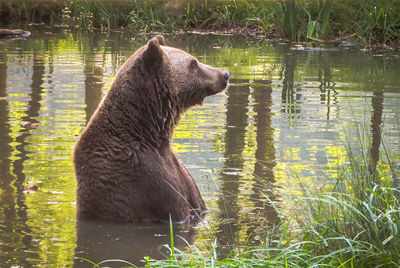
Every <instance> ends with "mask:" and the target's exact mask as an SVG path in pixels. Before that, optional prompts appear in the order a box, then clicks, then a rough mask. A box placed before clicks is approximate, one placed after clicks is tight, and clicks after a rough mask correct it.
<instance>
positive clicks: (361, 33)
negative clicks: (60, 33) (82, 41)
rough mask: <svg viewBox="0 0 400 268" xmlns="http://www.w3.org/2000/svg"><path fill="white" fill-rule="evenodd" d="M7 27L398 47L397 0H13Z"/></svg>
mask: <svg viewBox="0 0 400 268" xmlns="http://www.w3.org/2000/svg"><path fill="white" fill-rule="evenodd" d="M0 22H1V23H3V24H8V23H17V24H21V23H22V22H36V23H41V22H44V23H48V24H63V25H66V26H79V27H82V28H89V29H91V28H98V29H102V30H110V29H126V30H131V31H136V32H150V31H173V30H191V29H204V30H224V29H230V30H232V29H233V30H235V31H233V32H236V31H238V30H240V31H242V32H243V31H244V32H254V31H255V30H256V31H258V32H259V33H264V34H265V35H266V36H267V37H275V38H276V37H278V38H281V39H286V40H289V41H317V42H321V41H333V40H336V39H340V38H343V37H347V36H356V37H358V38H359V39H360V40H361V41H362V42H363V43H365V44H388V45H393V46H395V45H398V43H399V35H400V1H397V0H355V1H346V0H335V1H333V0H314V1H306V0H297V1H296V0H281V1H273V0H269V1H265V0H216V1H210V0H199V1H193V0H181V1H176V2H175V1H174V2H169V1H167V0H152V1H138V0H136V1H127V0H112V1H104V0H75V1H64V0H60V1H51V0H41V1H38V0H14V1H11V2H8V1H2V2H0Z"/></svg>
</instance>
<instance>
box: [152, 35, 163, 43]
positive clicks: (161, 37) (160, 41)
mask: <svg viewBox="0 0 400 268" xmlns="http://www.w3.org/2000/svg"><path fill="white" fill-rule="evenodd" d="M153 38H157V39H158V42H159V43H160V45H162V46H165V39H164V36H162V35H159V34H158V35H156V36H154V37H153Z"/></svg>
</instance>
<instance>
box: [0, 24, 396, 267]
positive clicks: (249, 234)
mask: <svg viewBox="0 0 400 268" xmlns="http://www.w3.org/2000/svg"><path fill="white" fill-rule="evenodd" d="M31 30H32V36H31V37H30V38H28V39H26V40H14V41H10V42H7V43H4V42H2V43H0V263H2V266H4V267H11V266H13V265H14V266H24V267H31V266H33V265H36V266H39V267H62V266H67V267H68V266H73V265H75V266H77V267H85V264H84V263H83V262H81V261H80V260H79V259H76V258H88V259H90V260H92V261H94V262H99V261H101V260H105V259H124V260H127V261H130V262H133V263H135V264H140V260H142V259H143V257H144V256H146V255H150V256H152V257H156V258H160V257H162V256H163V254H168V251H167V250H166V249H165V248H163V247H162V245H163V244H167V243H168V242H169V236H168V234H169V228H168V226H160V225H139V226H135V225H130V224H112V223H104V222H90V221H77V219H76V215H75V213H76V210H75V191H76V181H75V177H74V170H73V165H72V148H73V145H74V143H75V141H76V140H77V138H78V136H79V134H80V133H81V132H82V130H83V128H84V127H85V124H86V123H87V121H88V120H89V118H90V116H91V115H92V113H93V112H94V110H95V109H96V107H97V105H98V103H99V102H100V100H101V98H102V96H103V95H104V93H105V92H106V91H107V90H108V89H109V88H110V85H111V82H112V81H113V77H114V74H115V73H116V71H117V70H118V68H119V67H120V66H121V65H122V64H123V62H124V61H125V60H126V59H127V58H128V57H129V56H130V55H131V54H132V53H133V52H134V51H135V50H136V49H137V48H139V47H140V46H142V45H143V44H145V43H146V41H147V40H148V39H149V38H150V37H151V35H147V36H146V35H135V34H122V33H118V32H113V33H108V34H107V33H85V32H75V31H70V30H63V29H55V28H44V27H42V28H39V29H31ZM165 38H166V40H167V44H168V45H170V46H174V47H178V48H181V49H184V50H185V51H187V52H189V53H191V54H193V55H194V56H196V57H197V58H198V59H199V60H200V61H202V62H203V63H206V64H209V65H213V66H216V67H220V68H223V69H225V70H228V71H229V72H230V73H231V84H230V86H229V88H228V89H227V90H226V91H225V92H223V93H221V94H218V95H216V96H212V97H209V98H207V99H206V101H205V102H204V105H203V106H199V107H195V108H193V109H191V110H190V111H188V112H187V113H186V114H185V115H184V116H183V117H182V120H181V121H180V124H179V126H178V127H177V129H176V131H175V135H174V140H173V147H174V149H175V151H176V152H177V153H178V155H179V156H180V157H181V159H182V161H183V162H184V163H185V164H186V166H187V167H188V168H189V170H190V172H191V173H192V175H193V177H194V178H195V180H196V182H197V184H198V185H199V188H200V190H201V192H202V193H203V196H204V198H205V199H206V201H207V204H208V207H209V208H210V210H211V213H209V214H208V215H207V216H206V218H205V219H204V220H203V221H202V222H200V223H199V224H198V225H194V226H193V225H192V226H190V225H189V226H176V227H175V230H174V232H175V234H176V235H179V236H181V237H183V238H184V239H185V240H186V241H184V240H182V239H180V238H178V237H176V238H175V244H176V245H177V246H178V247H180V248H182V249H184V248H185V245H186V243H190V244H194V245H196V246H198V247H200V248H202V249H205V248H207V247H209V245H211V244H212V242H213V241H216V245H217V253H218V254H224V253H226V252H227V251H229V245H231V244H234V243H238V242H244V241H246V240H247V239H248V238H249V243H252V244H257V243H261V242H262V240H263V235H264V234H265V233H266V232H267V231H268V229H269V228H270V226H271V225H272V224H274V223H277V222H279V217H278V212H277V210H276V209H275V208H274V207H276V206H277V207H279V206H281V204H285V203H287V202H290V200H291V199H292V198H293V197H294V196H298V195H301V192H302V191H301V187H307V188H308V187H309V188H311V189H314V188H315V189H316V190H319V191H324V190H326V191H328V190H329V180H328V179H327V177H329V176H335V174H336V173H335V172H336V171H337V164H341V163H343V162H344V161H345V157H344V156H345V154H346V152H345V149H344V146H343V144H344V142H346V141H347V140H348V141H350V143H352V144H353V143H354V144H356V143H357V139H358V137H359V135H355V134H354V133H355V131H354V129H356V127H357V126H361V127H362V128H363V129H364V130H365V135H366V136H367V137H369V145H368V146H369V148H370V149H369V150H370V152H371V153H372V154H373V159H374V161H376V162H378V161H379V160H380V159H383V153H384V150H383V148H382V147H379V144H380V141H381V140H382V139H383V140H384V141H385V144H386V145H387V147H388V148H390V149H389V151H390V153H391V154H392V156H393V157H394V159H399V155H400V144H399V137H400V124H399V123H400V122H399V118H400V117H399V113H400V58H399V57H398V56H392V55H388V54H378V53H373V52H368V51H360V50H356V49H348V48H347V49H345V48H343V49H342V48H341V49H339V50H328V51H316V50H314V49H313V50H299V49H296V50H293V48H292V49H291V46H290V45H287V44H278V43H271V42H268V41H258V40H252V39H245V38H244V37H232V36H216V35H196V34H185V35H174V36H173V35H165ZM382 164H383V165H384V164H385V162H384V161H383V162H382ZM33 185H36V186H37V190H36V189H33V190H32V189H30V188H32V186H33ZM27 187H28V188H29V189H28V190H27ZM86 266H90V265H87V264H86Z"/></svg>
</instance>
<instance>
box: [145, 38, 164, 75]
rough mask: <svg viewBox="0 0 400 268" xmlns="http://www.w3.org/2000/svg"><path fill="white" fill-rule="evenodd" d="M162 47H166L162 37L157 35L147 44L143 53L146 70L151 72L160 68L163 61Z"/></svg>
mask: <svg viewBox="0 0 400 268" xmlns="http://www.w3.org/2000/svg"><path fill="white" fill-rule="evenodd" d="M160 45H165V39H164V37H163V36H162V35H156V36H155V37H153V38H152V39H150V40H149V42H147V47H146V48H145V50H144V52H143V60H144V64H145V66H146V69H148V70H150V69H153V68H154V67H156V68H157V67H159V66H160V65H161V63H162V61H163V50H162V48H161V47H160Z"/></svg>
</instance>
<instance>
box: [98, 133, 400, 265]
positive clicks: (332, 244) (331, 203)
mask: <svg viewBox="0 0 400 268" xmlns="http://www.w3.org/2000/svg"><path fill="white" fill-rule="evenodd" d="M360 133H361V132H360ZM359 137H360V138H359V146H354V144H348V145H347V146H346V148H347V159H346V161H347V164H345V165H343V167H341V168H340V169H339V172H338V173H337V174H336V173H335V174H330V176H329V177H328V178H324V180H327V179H328V180H329V181H328V182H330V185H331V187H332V188H331V191H329V192H324V193H323V194H316V193H315V191H311V190H308V189H306V188H304V189H303V191H304V197H302V198H298V199H297V200H295V201H294V202H293V203H290V204H289V205H291V206H293V208H290V209H286V211H290V212H289V213H287V212H285V215H282V222H281V224H280V225H278V226H275V228H274V229H273V230H271V232H270V235H269V236H268V237H266V238H265V240H264V244H262V245H258V246H248V245H235V246H233V249H232V251H231V252H230V254H229V255H228V256H218V254H217V250H216V249H217V245H216V242H214V243H213V244H211V245H209V247H208V248H210V249H211V250H209V251H202V250H200V249H199V248H197V247H195V246H192V245H189V244H188V248H187V249H186V250H185V251H180V250H179V249H177V248H175V247H174V241H173V239H171V243H170V245H168V246H167V247H168V248H169V250H170V255H169V257H168V258H167V259H165V260H154V259H150V258H148V257H147V258H145V266H146V267H316V266H318V267H320V266H322V267H399V266H400V247H399V245H400V235H399V230H400V199H399V197H400V186H399V178H398V175H399V170H398V167H399V164H398V163H397V164H395V163H392V161H391V159H392V157H391V156H390V153H389V151H388V150H387V148H386V147H385V146H384V144H381V148H382V149H383V150H384V151H385V152H386V159H381V163H379V162H377V160H376V157H372V156H371V152H372V151H371V148H369V147H370V144H371V142H368V141H366V138H365V137H366V135H361V134H359ZM355 151H357V153H356V152H355ZM382 163H385V165H383V164H382ZM266 228H267V227H266ZM171 237H173V236H172V226H171ZM110 262H119V263H120V264H121V265H130V266H133V265H131V264H129V263H127V262H124V261H120V260H107V261H104V262H102V263H98V264H94V263H92V264H93V265H94V267H102V266H103V265H107V264H108V263H110Z"/></svg>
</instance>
